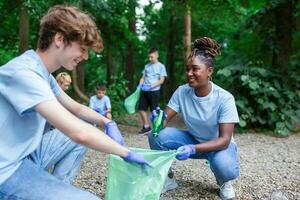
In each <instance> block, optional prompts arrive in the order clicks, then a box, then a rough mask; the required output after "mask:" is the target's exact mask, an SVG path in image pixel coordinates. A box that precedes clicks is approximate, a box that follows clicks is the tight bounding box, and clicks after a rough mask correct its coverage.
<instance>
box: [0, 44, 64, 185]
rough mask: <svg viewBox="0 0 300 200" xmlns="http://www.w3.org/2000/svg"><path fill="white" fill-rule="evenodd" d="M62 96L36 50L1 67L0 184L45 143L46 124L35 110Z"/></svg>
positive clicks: (27, 52)
mask: <svg viewBox="0 0 300 200" xmlns="http://www.w3.org/2000/svg"><path fill="white" fill-rule="evenodd" d="M60 94H61V89H60V87H59V86H58V84H57V82H56V80H55V78H54V77H53V76H52V75H51V74H50V73H49V72H48V71H47V69H46V67H45V66H44V64H43V63H42V60H41V59H40V57H39V56H38V54H37V53H36V52H35V51H33V50H29V51H26V52H25V53H24V54H22V55H21V56H19V57H16V58H14V59H13V60H11V61H10V62H8V63H7V64H5V65H3V66H2V67H0V184H1V183H3V182H4V181H5V180H6V179H7V178H9V177H10V176H11V175H12V174H13V173H14V172H15V171H16V170H17V169H18V167H19V166H20V165H21V163H22V160H23V159H24V158H25V157H26V156H28V155H29V154H31V153H32V152H33V151H34V150H35V149H36V148H37V147H38V146H39V144H40V142H41V140H42V136H43V131H44V127H45V122H46V121H45V119H44V118H43V117H42V116H41V115H40V114H39V113H37V112H36V111H35V110H34V107H35V106H36V105H37V104H39V103H41V102H45V101H48V100H54V99H56V96H59V95H60Z"/></svg>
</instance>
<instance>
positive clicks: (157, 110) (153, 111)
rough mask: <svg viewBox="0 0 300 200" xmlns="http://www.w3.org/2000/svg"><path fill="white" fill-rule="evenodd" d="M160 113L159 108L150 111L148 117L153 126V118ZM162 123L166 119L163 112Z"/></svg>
mask: <svg viewBox="0 0 300 200" xmlns="http://www.w3.org/2000/svg"><path fill="white" fill-rule="evenodd" d="M160 111H161V109H160V107H156V108H155V109H154V110H152V112H151V115H150V121H151V123H152V124H153V122H154V119H155V117H157V115H158V114H159V112H160ZM162 119H163V121H164V120H165V119H167V114H166V113H165V112H163V118H162Z"/></svg>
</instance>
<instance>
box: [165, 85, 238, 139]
mask: <svg viewBox="0 0 300 200" xmlns="http://www.w3.org/2000/svg"><path fill="white" fill-rule="evenodd" d="M211 84H212V89H211V91H210V93H209V94H208V95H207V96H205V97H198V96H196V94H195V90H194V88H192V87H190V86H189V85H188V84H185V85H182V86H180V87H179V88H178V89H177V90H176V91H175V93H174V94H173V95H172V97H171V99H170V101H169V103H168V107H169V108H171V109H172V110H174V111H175V112H181V113H182V115H183V119H184V123H185V125H186V127H187V129H188V132H189V133H190V134H191V135H193V136H194V138H195V139H196V140H198V141H199V142H200V143H202V142H206V141H209V140H212V139H215V138H218V137H219V124H220V123H239V116H238V112H237V108H236V105H235V100H234V97H233V96H232V94H230V93H229V92H227V91H226V90H224V89H222V88H221V87H219V86H217V85H215V84H214V83H212V82H211Z"/></svg>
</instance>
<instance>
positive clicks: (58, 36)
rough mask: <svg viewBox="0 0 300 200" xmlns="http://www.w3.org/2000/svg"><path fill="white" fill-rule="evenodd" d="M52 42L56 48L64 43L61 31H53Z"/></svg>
mask: <svg viewBox="0 0 300 200" xmlns="http://www.w3.org/2000/svg"><path fill="white" fill-rule="evenodd" d="M54 44H55V47H56V48H60V47H61V46H63V45H64V36H63V35H62V34H61V33H55V36H54Z"/></svg>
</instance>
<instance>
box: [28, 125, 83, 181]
mask: <svg viewBox="0 0 300 200" xmlns="http://www.w3.org/2000/svg"><path fill="white" fill-rule="evenodd" d="M86 150H87V149H86V147H84V146H82V145H79V144H76V143H75V142H73V141H72V140H71V139H70V138H69V137H67V136H66V135H65V134H63V133H62V132H60V131H59V130H57V129H54V130H52V131H49V132H47V133H45V134H44V135H43V139H42V143H41V144H40V146H39V147H38V149H37V150H36V151H34V152H33V153H32V154H31V155H30V156H29V158H30V159H31V160H32V161H33V162H34V163H36V164H37V165H39V166H40V167H41V168H43V169H46V170H47V169H48V168H49V167H53V171H52V174H53V175H54V176H55V177H56V178H58V179H60V180H62V181H64V182H65V183H71V182H72V181H73V179H74V178H75V176H76V173H77V171H78V169H79V168H80V162H81V160H82V158H83V157H84V155H85V152H86Z"/></svg>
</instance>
